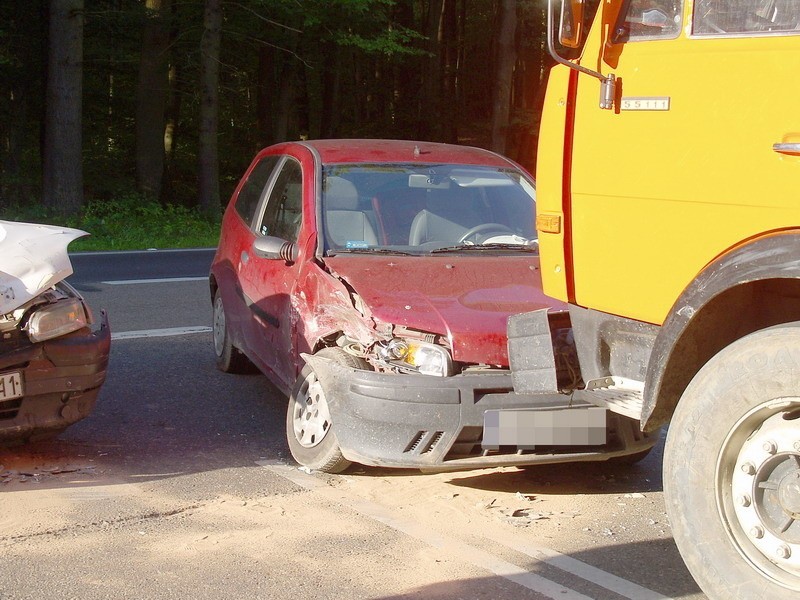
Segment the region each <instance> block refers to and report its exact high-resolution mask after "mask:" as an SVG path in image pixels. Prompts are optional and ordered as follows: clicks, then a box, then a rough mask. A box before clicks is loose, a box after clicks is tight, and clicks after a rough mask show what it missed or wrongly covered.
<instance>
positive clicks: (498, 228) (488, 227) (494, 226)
mask: <svg viewBox="0 0 800 600" xmlns="http://www.w3.org/2000/svg"><path fill="white" fill-rule="evenodd" d="M484 231H494V232H497V233H514V230H513V229H511V228H510V227H506V226H505V225H503V224H501V223H482V224H480V225H476V226H475V227H473V228H472V229H468V230H467V231H465V232H464V235H462V236H461V237H460V238H458V242H457V243H458V244H463V243H464V242H466V241H467V240H468V239H469V238H471V237H472V236H473V235H475V234H477V233H482V232H484Z"/></svg>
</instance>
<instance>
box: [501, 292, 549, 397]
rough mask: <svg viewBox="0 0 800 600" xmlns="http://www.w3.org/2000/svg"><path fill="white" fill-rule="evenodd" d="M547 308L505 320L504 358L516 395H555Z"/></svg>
mask: <svg viewBox="0 0 800 600" xmlns="http://www.w3.org/2000/svg"><path fill="white" fill-rule="evenodd" d="M547 311H548V309H546V308H545V309H542V310H535V311H533V312H529V313H523V314H520V315H513V316H511V317H509V319H508V356H509V362H510V366H511V380H512V383H513V385H514V391H515V392H517V393H518V394H541V393H550V394H552V393H556V392H558V378H557V371H556V358H555V352H554V351H553V339H552V336H551V333H550V324H549V320H548V316H547Z"/></svg>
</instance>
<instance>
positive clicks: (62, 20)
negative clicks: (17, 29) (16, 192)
mask: <svg viewBox="0 0 800 600" xmlns="http://www.w3.org/2000/svg"><path fill="white" fill-rule="evenodd" d="M49 17H50V26H49V38H48V61H47V92H46V94H45V98H46V103H47V107H46V109H45V143H44V172H43V190H42V202H43V204H44V205H45V206H46V207H47V208H49V209H51V210H53V211H55V212H57V213H59V214H61V215H63V216H71V215H76V214H78V212H80V210H81V207H82V206H83V163H82V160H81V158H82V157H81V150H82V139H83V138H82V135H81V127H82V121H81V111H82V109H83V104H82V93H83V18H84V15H83V0H51V2H50V13H49Z"/></svg>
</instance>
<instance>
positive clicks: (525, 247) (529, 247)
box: [431, 240, 539, 254]
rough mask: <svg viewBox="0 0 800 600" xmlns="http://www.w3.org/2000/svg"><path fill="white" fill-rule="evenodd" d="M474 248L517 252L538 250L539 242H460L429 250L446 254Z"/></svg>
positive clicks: (433, 252)
mask: <svg viewBox="0 0 800 600" xmlns="http://www.w3.org/2000/svg"><path fill="white" fill-rule="evenodd" d="M475 250H515V251H517V252H539V244H538V243H537V242H536V240H534V241H533V242H531V243H528V244H461V245H460V246H446V247H444V248H436V249H435V250H431V254H446V253H448V252H464V251H467V252H473V251H475Z"/></svg>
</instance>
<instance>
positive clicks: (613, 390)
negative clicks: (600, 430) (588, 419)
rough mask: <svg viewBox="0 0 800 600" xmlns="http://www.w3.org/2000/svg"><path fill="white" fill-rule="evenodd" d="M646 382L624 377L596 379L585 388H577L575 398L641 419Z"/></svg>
mask: <svg viewBox="0 0 800 600" xmlns="http://www.w3.org/2000/svg"><path fill="white" fill-rule="evenodd" d="M643 392H644V384H643V383H642V382H641V381H633V380H630V379H623V378H622V377H604V378H602V379H594V380H592V381H589V382H588V383H587V384H586V388H585V389H583V390H575V391H574V392H573V393H572V395H573V398H575V400H584V401H586V402H591V403H592V404H595V405H597V406H601V407H603V408H607V409H609V410H610V411H612V412H615V413H618V414H620V415H623V416H625V417H629V418H631V419H635V420H637V421H638V420H640V419H641V417H642V406H643V403H644V394H643Z"/></svg>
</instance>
